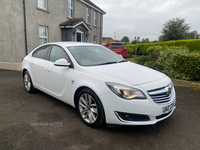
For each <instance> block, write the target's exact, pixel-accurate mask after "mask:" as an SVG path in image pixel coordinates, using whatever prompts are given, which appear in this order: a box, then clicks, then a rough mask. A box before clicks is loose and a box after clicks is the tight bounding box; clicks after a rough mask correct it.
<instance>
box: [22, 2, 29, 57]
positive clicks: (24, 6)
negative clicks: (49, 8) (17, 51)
mask: <svg viewBox="0 0 200 150" xmlns="http://www.w3.org/2000/svg"><path fill="white" fill-rule="evenodd" d="M23 8H24V34H25V50H26V51H25V52H26V55H28V48H27V31H26V3H25V0H23Z"/></svg>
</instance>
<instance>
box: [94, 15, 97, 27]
mask: <svg viewBox="0 0 200 150" xmlns="http://www.w3.org/2000/svg"><path fill="white" fill-rule="evenodd" d="M96 15H97V13H96V12H94V26H97V16H96Z"/></svg>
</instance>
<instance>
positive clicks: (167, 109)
mask: <svg viewBox="0 0 200 150" xmlns="http://www.w3.org/2000/svg"><path fill="white" fill-rule="evenodd" d="M174 105H175V104H174V103H172V104H170V105H168V106H165V107H163V114H166V113H168V112H170V111H171V110H172V109H173V108H174Z"/></svg>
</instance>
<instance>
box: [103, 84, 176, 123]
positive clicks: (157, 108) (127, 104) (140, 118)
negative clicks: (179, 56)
mask: <svg viewBox="0 0 200 150" xmlns="http://www.w3.org/2000/svg"><path fill="white" fill-rule="evenodd" d="M155 84H156V83H155ZM144 87H145V86H144ZM144 87H143V88H144ZM146 87H148V85H147V86H146ZM138 88H140V89H141V90H142V91H145V90H144V89H142V87H138ZM173 90H174V88H173ZM146 91H148V89H147V90H146ZM145 95H146V96H147V99H145V100H141V99H140V100H125V99H122V98H120V97H118V96H117V95H115V94H114V93H113V92H111V91H110V92H108V93H106V94H104V95H101V96H100V97H99V98H100V99H101V101H102V104H103V107H104V111H105V116H106V123H107V124H113V125H151V124H155V123H157V122H158V121H161V120H164V119H166V118H167V117H169V116H170V115H171V114H172V113H173V111H174V109H175V108H176V107H175V103H176V95H175V91H174V95H173V96H172V98H171V100H170V102H168V103H164V104H157V103H155V102H154V101H153V100H152V99H151V97H150V96H149V95H148V94H147V92H146V93H145ZM171 104H174V105H173V107H172V108H171V110H170V111H169V112H166V113H163V108H164V107H167V106H170V105H171ZM126 114H127V115H131V117H130V116H129V117H130V118H129V119H124V118H125V115H126ZM123 115H124V116H123ZM148 118H149V119H148Z"/></svg>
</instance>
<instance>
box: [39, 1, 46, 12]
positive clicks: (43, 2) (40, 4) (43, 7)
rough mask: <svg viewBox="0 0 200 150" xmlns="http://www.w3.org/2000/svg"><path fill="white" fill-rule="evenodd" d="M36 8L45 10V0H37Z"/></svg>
mask: <svg viewBox="0 0 200 150" xmlns="http://www.w3.org/2000/svg"><path fill="white" fill-rule="evenodd" d="M38 7H39V8H42V9H46V10H47V0H38Z"/></svg>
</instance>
